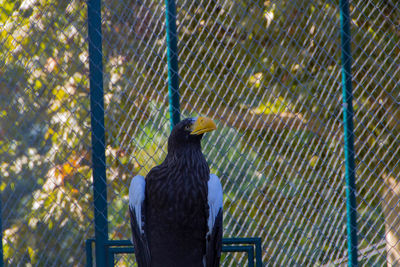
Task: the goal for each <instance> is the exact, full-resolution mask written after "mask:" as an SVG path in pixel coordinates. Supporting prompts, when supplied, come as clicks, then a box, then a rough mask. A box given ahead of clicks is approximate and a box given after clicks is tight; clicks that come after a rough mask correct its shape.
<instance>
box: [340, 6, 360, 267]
mask: <svg viewBox="0 0 400 267" xmlns="http://www.w3.org/2000/svg"><path fill="white" fill-rule="evenodd" d="M340 22H341V31H340V32H341V37H342V38H341V43H342V44H341V45H342V84H343V126H344V146H345V147H344V152H345V161H346V163H345V164H346V199H347V243H348V259H349V266H351V267H353V266H357V265H358V263H357V206H356V194H355V193H356V185H355V163H354V132H353V95H352V85H351V80H352V77H351V61H352V59H351V47H350V42H351V35H350V14H349V1H348V0H340Z"/></svg>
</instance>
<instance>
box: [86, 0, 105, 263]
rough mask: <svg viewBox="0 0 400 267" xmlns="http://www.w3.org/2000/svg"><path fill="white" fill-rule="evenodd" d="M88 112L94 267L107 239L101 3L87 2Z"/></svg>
mask: <svg viewBox="0 0 400 267" xmlns="http://www.w3.org/2000/svg"><path fill="white" fill-rule="evenodd" d="M88 34H89V70H90V72H89V80H90V113H91V125H92V171H93V201H94V228H95V239H96V247H95V251H96V253H95V254H96V266H97V267H103V266H106V253H105V252H106V251H105V245H104V244H105V242H106V241H107V240H108V224H107V182H106V159H105V129H104V99H103V94H104V92H103V62H102V60H103V52H102V34H101V0H89V1H88Z"/></svg>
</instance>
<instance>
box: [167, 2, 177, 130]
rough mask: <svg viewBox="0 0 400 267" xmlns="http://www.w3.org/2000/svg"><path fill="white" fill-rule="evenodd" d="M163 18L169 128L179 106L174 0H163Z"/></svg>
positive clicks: (175, 122) (174, 122) (175, 117)
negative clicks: (165, 38)
mask: <svg viewBox="0 0 400 267" xmlns="http://www.w3.org/2000/svg"><path fill="white" fill-rule="evenodd" d="M165 7H166V9H165V19H166V28H167V56H168V94H169V113H170V121H171V130H172V128H173V127H174V126H175V124H177V123H178V122H179V121H180V106H179V69H178V45H177V40H178V36H177V33H176V6H175V0H165Z"/></svg>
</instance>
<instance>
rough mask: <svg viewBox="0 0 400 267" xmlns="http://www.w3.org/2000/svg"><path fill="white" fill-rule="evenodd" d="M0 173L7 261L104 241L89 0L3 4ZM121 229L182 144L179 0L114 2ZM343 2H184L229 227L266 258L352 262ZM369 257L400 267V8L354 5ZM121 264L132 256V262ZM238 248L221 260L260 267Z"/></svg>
mask: <svg viewBox="0 0 400 267" xmlns="http://www.w3.org/2000/svg"><path fill="white" fill-rule="evenodd" d="M0 3H1V5H0V26H1V32H0V36H1V37H0V46H1V49H0V66H1V68H0V101H1V113H0V123H1V124H0V127H1V128H0V151H1V152H0V155H1V160H0V168H1V169H0V170H1V171H0V175H1V184H0V188H1V192H2V226H3V246H4V260H5V263H6V266H19V265H21V266H24V265H26V264H29V263H31V264H32V265H35V266H82V265H84V263H85V260H84V258H85V255H84V251H85V250H84V241H85V240H86V239H88V238H91V237H93V236H94V227H93V205H92V201H93V196H92V178H91V175H92V172H91V170H90V154H91V152H90V149H91V148H90V110H89V109H90V108H89V86H88V64H89V63H88V46H87V9H86V3H84V2H83V1H78V0H71V1H53V0H24V1H5V0H2V1H0ZM102 5H103V6H102V25H103V51H104V55H103V60H104V78H105V79H104V101H105V131H106V145H107V147H106V158H107V162H106V164H107V185H108V221H109V238H110V239H113V240H115V239H127V238H129V236H130V229H129V224H128V215H127V202H128V184H129V182H130V179H131V178H132V177H133V176H134V175H135V174H138V173H139V174H146V173H147V172H148V171H149V170H150V169H151V168H152V167H153V166H155V165H156V164H158V163H160V162H161V161H162V159H163V158H164V156H165V154H166V141H167V137H168V134H169V120H168V116H169V115H168V107H167V106H168V90H167V79H168V77H167V57H166V44H165V6H164V1H155V0H153V1H152V0H142V1H133V0H110V1H103V3H102ZM338 6H339V3H338V1H318V0H310V1H299V0H290V1H289V0H281V1H275V0H263V1H257V0H253V1H237V0H229V1H219V0H211V1H210V0H208V1H203V0H198V1H184V0H180V1H177V17H178V21H177V30H178V33H179V42H178V48H179V74H180V93H181V98H180V100H181V108H182V111H181V112H182V116H183V117H188V116H197V115H199V114H201V115H207V116H210V117H212V118H214V119H215V121H216V122H217V124H218V131H216V132H214V133H212V134H211V135H208V136H206V137H205V139H204V141H203V152H204V154H205V155H206V158H207V159H208V162H209V164H210V168H211V170H212V172H214V173H216V174H217V175H218V176H219V177H220V178H221V180H222V183H223V188H224V192H225V195H224V210H225V213H224V236H226V237H240V236H259V237H261V238H262V245H263V263H264V264H266V265H267V266H282V265H302V266H308V265H334V266H335V265H340V264H345V263H346V261H347V243H346V199H345V182H344V152H343V129H342V116H343V115H342V98H341V66H340V16H339V7H338ZM350 9H351V30H352V38H353V39H352V52H353V66H352V72H353V87H354V110H355V117H354V124H355V136H354V137H355V149H356V166H357V175H356V186H357V206H358V207H357V212H358V214H357V222H358V227H359V228H358V238H359V255H358V256H359V261H360V263H361V265H363V266H365V265H369V266H382V265H386V264H389V265H393V266H394V265H396V264H400V262H399V261H400V243H399V240H400V218H399V215H398V214H399V213H400V208H399V202H400V189H399V188H400V185H399V179H400V178H399V176H398V173H400V163H399V160H400V156H399V154H400V153H399V148H400V63H399V62H400V56H399V54H400V3H399V2H398V1H394V0H368V1H361V0H358V1H352V2H351V3H350ZM117 260H118V263H117V265H118V266H127V265H129V264H132V263H133V262H134V256H133V255H122V256H121V257H118V258H117ZM245 264H246V258H245V257H244V256H243V255H242V254H240V253H235V254H224V259H223V264H222V265H223V266H244V265H245Z"/></svg>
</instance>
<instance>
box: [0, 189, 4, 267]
mask: <svg viewBox="0 0 400 267" xmlns="http://www.w3.org/2000/svg"><path fill="white" fill-rule="evenodd" d="M1 205H2V203H1V194H0V232H1V240H0V253H1V258H0V267H3V266H4V256H3V221H2V220H1V217H2V216H1V214H2V213H1V209H2V206H1Z"/></svg>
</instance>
